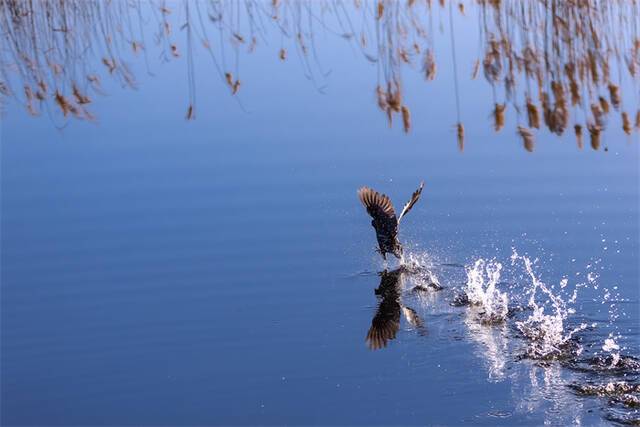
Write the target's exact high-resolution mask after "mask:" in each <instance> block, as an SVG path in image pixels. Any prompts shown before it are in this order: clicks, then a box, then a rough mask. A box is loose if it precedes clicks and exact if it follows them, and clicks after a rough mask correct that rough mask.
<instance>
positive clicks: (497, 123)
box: [493, 103, 507, 132]
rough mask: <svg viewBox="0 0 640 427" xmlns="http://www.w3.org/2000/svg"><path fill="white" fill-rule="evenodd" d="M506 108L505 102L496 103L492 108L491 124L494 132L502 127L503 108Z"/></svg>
mask: <svg viewBox="0 0 640 427" xmlns="http://www.w3.org/2000/svg"><path fill="white" fill-rule="evenodd" d="M506 108H507V105H506V104H498V103H496V104H495V106H494V108H493V126H494V129H495V130H496V132H499V131H500V129H502V128H503V127H504V110H505V109H506Z"/></svg>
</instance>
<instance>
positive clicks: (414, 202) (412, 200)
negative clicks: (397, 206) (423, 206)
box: [398, 182, 424, 224]
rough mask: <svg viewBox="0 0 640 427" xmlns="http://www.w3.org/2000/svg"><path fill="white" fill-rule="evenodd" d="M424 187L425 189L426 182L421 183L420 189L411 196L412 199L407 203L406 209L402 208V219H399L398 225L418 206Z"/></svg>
mask: <svg viewBox="0 0 640 427" xmlns="http://www.w3.org/2000/svg"><path fill="white" fill-rule="evenodd" d="M423 187H424V182H421V183H420V187H418V189H417V190H416V191H414V192H413V194H412V195H411V199H410V200H409V201H408V202H407V204H406V205H404V208H402V212H400V217H399V218H398V224H400V221H401V220H402V217H403V216H405V215H406V214H407V213H408V212H409V211H410V210H411V208H412V207H413V205H415V204H416V202H417V201H418V199H419V198H420V194H422V188H423Z"/></svg>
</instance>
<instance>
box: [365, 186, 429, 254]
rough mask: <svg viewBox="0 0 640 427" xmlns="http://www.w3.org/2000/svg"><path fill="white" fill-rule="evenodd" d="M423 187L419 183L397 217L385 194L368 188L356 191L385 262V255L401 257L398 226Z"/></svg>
mask: <svg viewBox="0 0 640 427" xmlns="http://www.w3.org/2000/svg"><path fill="white" fill-rule="evenodd" d="M423 187H424V182H421V183H420V187H419V188H418V189H417V190H416V191H414V193H413V194H412V195H411V199H410V200H409V201H408V202H407V204H405V205H404V208H402V212H401V213H400V216H399V217H396V212H395V210H394V209H393V204H392V203H391V200H390V199H389V197H387V196H386V195H385V194H380V193H378V192H377V191H375V190H372V189H371V188H369V187H362V188H361V189H360V190H358V197H359V198H360V201H361V202H362V204H363V205H364V207H365V208H366V209H367V213H368V214H369V215H370V216H371V218H373V219H372V220H371V225H372V226H373V228H374V229H375V230H376V238H377V239H378V248H379V249H378V252H380V254H381V255H382V258H384V259H385V260H386V259H387V253H390V254H393V255H395V257H396V258H401V257H402V245H401V244H400V241H399V240H398V225H400V221H402V218H403V217H404V216H405V215H406V214H407V213H408V212H409V211H410V210H411V208H412V207H413V205H415V204H416V202H417V201H418V199H419V198H420V194H421V193H422V188H423Z"/></svg>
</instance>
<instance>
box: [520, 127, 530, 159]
mask: <svg viewBox="0 0 640 427" xmlns="http://www.w3.org/2000/svg"><path fill="white" fill-rule="evenodd" d="M518 134H519V135H520V137H521V138H522V142H523V143H524V149H525V150H527V151H528V152H530V153H531V152H533V148H534V139H533V133H532V132H531V130H530V129H528V128H526V127H524V126H518Z"/></svg>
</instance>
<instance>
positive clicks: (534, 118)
mask: <svg viewBox="0 0 640 427" xmlns="http://www.w3.org/2000/svg"><path fill="white" fill-rule="evenodd" d="M527 117H528V119H529V127H531V128H535V129H540V114H539V113H538V107H536V105H535V104H534V103H533V102H532V101H531V98H527Z"/></svg>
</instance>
